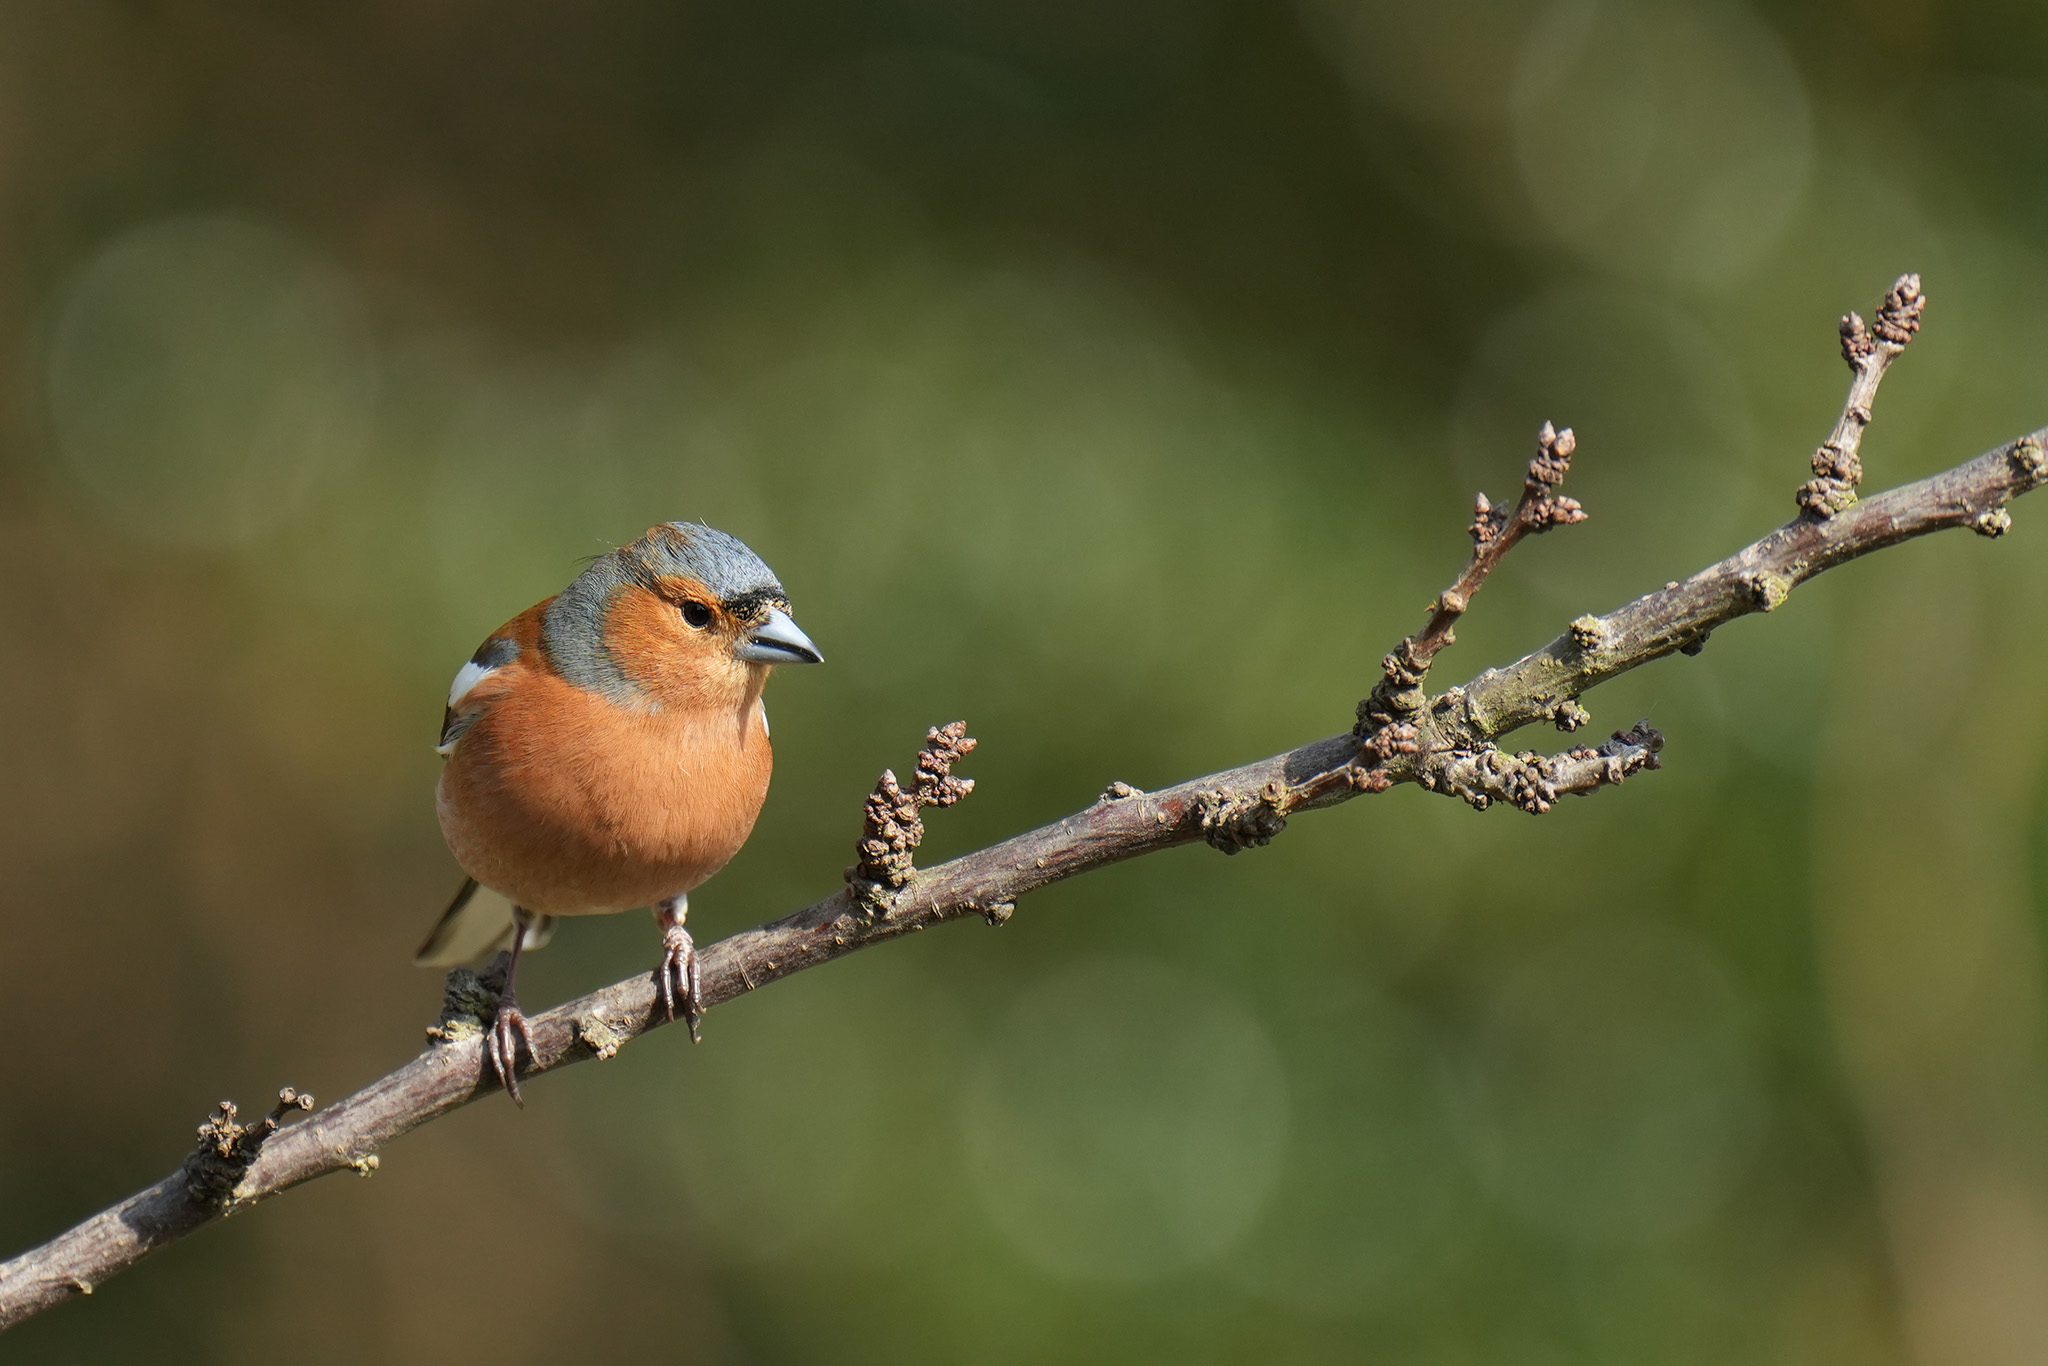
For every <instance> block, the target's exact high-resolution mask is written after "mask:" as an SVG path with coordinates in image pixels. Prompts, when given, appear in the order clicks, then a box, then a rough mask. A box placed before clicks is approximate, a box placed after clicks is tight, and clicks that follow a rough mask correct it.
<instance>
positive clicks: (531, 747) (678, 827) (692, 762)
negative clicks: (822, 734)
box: [437, 666, 774, 915]
mask: <svg viewBox="0 0 2048 1366" xmlns="http://www.w3.org/2000/svg"><path fill="white" fill-rule="evenodd" d="M515 667H516V666H515ZM519 674H520V676H519V677H518V678H517V680H516V683H515V682H514V681H513V680H511V679H508V680H507V684H508V686H506V688H505V690H504V693H503V695H502V696H500V697H498V698H497V699H496V700H494V701H493V702H492V703H491V704H490V706H489V708H488V710H487V711H485V713H484V714H483V715H482V716H481V717H480V718H479V719H478V720H477V722H476V724H475V726H473V727H472V728H471V729H470V730H469V731H468V732H467V733H466V734H464V735H463V737H462V739H461V742H460V743H459V744H457V745H456V746H455V748H454V752H453V753H452V754H451V755H450V756H449V759H448V762H447V764H446V766H445V767H444V768H443V769H442V772H441V784H440V788H439V791H438V794H437V795H438V802H437V805H438V807H439V811H440V817H441V829H442V831H443V833H444V834H446V836H447V838H448V846H449V848H450V849H452V850H453V851H454V853H455V858H456V861H457V862H459V863H460V864H461V865H462V866H463V868H464V870H465V871H467V872H468V873H469V875H470V876H471V877H473V878H475V879H476V880H477V881H478V882H481V883H482V884H484V885H485V886H486V887H490V888H492V889H494V890H496V891H499V892H502V893H504V894H505V895H506V896H508V897H510V898H511V899H512V901H513V902H514V903H516V904H517V905H520V906H523V907H525V908H526V909H527V910H530V911H534V912H536V913H538V914H542V915H584V914H593V913H597V912H603V911H616V910H623V909H626V908H628V907H633V906H645V905H649V904H652V903H653V902H656V901H659V900H662V899H663V898H666V897H671V896H676V895H679V894H681V893H684V892H688V891H690V890H691V889H693V888H695V887H696V886H697V885H698V884H700V883H702V882H703V881H704V880H705V879H706V878H708V877H710V876H711V875H712V874H713V873H716V872H717V871H718V870H719V869H720V868H722V867H724V866H725V864H726V861H727V860H729V859H730V858H731V857H732V856H733V855H734V854H736V853H738V852H739V848H740V846H741V845H742V844H744V843H745V842H746V839H747V836H748V835H749V834H750V833H752V831H753V828H754V820H755V818H756V817H757V816H758V815H759V814H760V811H761V803H762V802H763V801H764V800H766V798H767V795H768V776H769V771H770V769H771V768H772V767H773V765H774V756H773V752H772V751H771V749H770V747H769V743H768V729H767V722H766V719H765V717H764V716H763V713H762V710H761V700H760V693H759V690H758V689H753V690H750V691H749V693H748V694H747V695H746V696H745V697H744V698H742V699H741V700H740V703H739V705H738V706H737V707H736V708H730V709H728V708H720V709H718V710H717V711H716V712H712V713H708V714H707V713H704V712H702V711H699V712H698V713H696V714H690V715H685V714H683V713H682V712H681V711H680V710H678V709H675V708H660V709H653V708H650V709H645V710H639V709H632V708H624V707H620V706H617V705H615V704H613V703H611V702H609V701H607V700H606V699H604V698H603V697H601V696H599V695H598V694H596V693H592V692H586V691H584V690H582V689H579V688H576V687H573V686H571V685H570V684H568V683H565V682H563V681H562V680H561V679H559V678H557V677H555V676H554V675H553V674H551V673H548V672H545V671H543V670H540V669H531V670H528V669H523V668H522V669H520V670H519Z"/></svg>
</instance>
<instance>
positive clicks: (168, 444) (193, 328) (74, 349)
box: [45, 217, 376, 547]
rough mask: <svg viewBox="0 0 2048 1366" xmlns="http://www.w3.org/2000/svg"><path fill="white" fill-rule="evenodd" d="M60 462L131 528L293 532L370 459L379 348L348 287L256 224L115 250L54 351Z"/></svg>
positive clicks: (177, 534) (169, 223)
mask: <svg viewBox="0 0 2048 1366" xmlns="http://www.w3.org/2000/svg"><path fill="white" fill-rule="evenodd" d="M45 378H46V385H47V396H48V403H49V416H50V421H51V426H52V430H53V435H54V438H55V453H56V457H57V460H58V462H59V465H60V467H61V469H62V471H63V472H64V474H66V475H67V476H69V478H70V480H71V481H72V483H73V484H74V485H75V486H76V488H77V489H78V490H79V492H81V493H82V494H83V495H85V497H86V498H88V499H89V500H90V501H91V502H92V503H93V504H94V506H95V507H96V508H97V509H98V510H101V511H103V512H105V513H106V514H107V515H109V516H111V517H113V518H115V519H116V520H118V521H119V522H120V523H121V524H122V525H123V526H124V527H125V528H126V529H127V530H129V531H131V532H133V533H135V534H137V535H141V536H144V537H147V538H149V539H151V540H155V541H159V542H166V543H172V544H183V545H195V546H210V547H226V546H232V545H236V544H239V543H241V542H244V541H247V540H249V539H250V538H252V537H255V536H258V535H261V534H263V533H265V532H268V531H271V530H274V529H275V528H277V527H279V526H281V525H283V524H285V523H286V522H288V521H289V520H290V519H292V518H293V517H294V516H296V515H298V514H299V513H300V512H301V511H302V510H303V509H304V507H305V505H306V503H307V500H308V499H309V498H310V497H311V496H312V495H313V494H314V492H315V491H316V490H318V489H319V488H321V487H322V486H323V485H328V486H331V483H332V481H333V479H334V477H335V476H336V475H337V474H339V473H341V472H342V471H344V470H345V469H347V468H348V467H349V466H350V465H352V464H353V463H354V462H355V461H356V460H357V459H358V458H359V457H360V455H361V453H362V449H363V444H364V441H365V439H366V438H367V435H368V433H369V430H370V423H371V420H372V412H371V408H372V402H373V399H374V395H375V389H376V357H375V348H374V344H373V342H372V339H371V335H370V332H369V328H368V325H367V322H366V319H365V318H364V316H363V312H362V309H361V306H360V302H359V299H358V296H357V294H356V291H355V289H354V287H353V285H352V283H351V282H350V281H349V280H348V278H347V277H346V276H345V275H343V274H342V273H341V272H340V271H338V270H337V269H335V268H334V267H333V266H332V265H330V264H329V263H327V262H326V261H324V260H323V259H322V258H320V257H319V256H318V255H317V254H315V253H314V252H312V251H310V250H309V249H307V248H306V247H305V246H304V245H302V244H300V243H299V242H297V241H295V240H293V239H292V238H290V237H287V236H286V235H284V234H283V233H282V232H280V231H278V230H277V229H275V228H272V227H270V226H268V225H266V224H264V223H261V222H259V221H256V220H253V219H247V218H236V217H214V218H177V219H169V220H162V221H158V222H155V223H151V224H149V225H147V226H144V227H141V228H138V229H136V230H134V231H133V232H130V233H129V234H128V235H126V236H124V237H121V238H119V239H117V240H115V241H114V242H113V243H111V244H110V245H108V246H106V247H104V248H103V249H102V250H101V251H100V252H99V253H98V254H97V255H95V256H94V257H93V258H92V259H91V260H90V261H89V262H88V263H87V264H86V266H85V267H84V268H83V269H82V270H81V271H80V273H79V274H78V276H77V277H76V279H75V280H73V281H72V282H71V284H70V285H69V287H68V288H67V289H66V290H65V291H64V293H63V294H62V295H61V297H60V303H59V305H58V308H57V311H56V314H55V321H54V325H53V326H52V328H51V331H50V335H49V344H48V356H47V370H46V376H45Z"/></svg>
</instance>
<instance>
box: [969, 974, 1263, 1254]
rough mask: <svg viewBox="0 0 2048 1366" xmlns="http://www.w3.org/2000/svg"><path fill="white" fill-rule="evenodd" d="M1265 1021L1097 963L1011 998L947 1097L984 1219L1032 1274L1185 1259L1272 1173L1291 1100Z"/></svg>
mask: <svg viewBox="0 0 2048 1366" xmlns="http://www.w3.org/2000/svg"><path fill="white" fill-rule="evenodd" d="M1281 1075H1282V1073H1281V1065H1280V1059H1279V1055H1278V1052H1277V1050H1276V1049H1275V1047H1274V1045H1273V1042H1272V1039H1271V1037H1270V1035H1269V1033H1268V1032H1267V1030H1266V1029H1265V1027H1264V1026H1263V1025H1262V1024H1261V1023H1260V1022H1259V1021H1258V1020H1256V1019H1255V1018H1253V1017H1252V1015H1251V1014H1250V1013H1249V1012H1248V1011H1247V1010H1246V1009H1245V1007H1244V1006H1243V1005H1242V1004H1240V1003H1239V1002H1238V1001H1236V1000H1235V999H1233V998H1232V997H1231V996H1230V995H1229V994H1227V993H1226V992H1224V991H1222V990H1220V989H1219V988H1218V986H1217V985H1216V984H1214V983H1212V982H1207V981H1203V980H1201V979H1199V978H1196V977H1194V976H1191V975H1190V974H1188V973H1185V972H1182V971H1180V970H1178V969H1175V968H1172V967H1169V966H1167V965H1165V964H1162V963H1157V962H1151V961H1146V960H1142V959H1112V958H1100V959H1094V960H1090V961H1088V962H1084V963H1081V964H1078V965H1076V966H1073V967H1070V968H1068V969H1066V970H1065V971H1062V972H1060V973H1058V974H1056V975H1055V976H1053V977H1051V978H1049V979H1046V980H1043V981H1040V982H1037V983H1035V984H1033V985H1032V986H1031V987H1030V988H1029V989H1028V990H1026V991H1024V992H1023V993H1021V994H1020V995H1019V997H1018V999H1017V1000H1016V1002H1015V1004H1014V1005H1013V1006H1012V1008H1011V1010H1010V1018H1009V1020H1008V1021H1007V1023H1006V1025H1005V1027H1004V1028H1003V1029H1002V1031H1001V1032H1000V1033H999V1034H997V1035H996V1037H995V1039H994V1041H993V1042H992V1044H991V1046H990V1048H989V1051H988V1053H987V1055H986V1056H985V1057H984V1059H983V1060H982V1062H981V1064H980V1066H979V1067H978V1068H977V1069H975V1071H974V1072H973V1073H972V1074H971V1076H970V1077H969V1080H968V1082H967V1086H966V1090H965V1093H964V1095H963V1096H962V1098H961V1118H962V1128H963V1131H964V1138H965V1141H966V1144H967V1154H968V1166H969V1169H970V1171H971V1172H972V1175H973V1179H974V1182H975V1185H976V1189H977V1190H978V1192H979V1194H980V1196H981V1199H982V1203H983V1205H984V1207H985V1208H986V1209H987V1211H988V1214H989V1217H990V1219H991V1220H992V1221H993V1222H994V1224H995V1226H996V1228H997V1229H998V1230H999V1231H1000V1232H1001V1233H1002V1234H1003V1236H1004V1237H1005V1238H1006V1239H1008V1240H1009V1242H1010V1243H1011V1244H1012V1245H1013V1246H1015V1247H1016V1248H1017V1250H1018V1251H1019V1252H1021V1253H1022V1254H1023V1255H1024V1256H1025V1257H1027V1258H1029V1259H1030V1260H1031V1261H1032V1262H1034V1263H1036V1264H1037V1265H1038V1266H1040V1267H1041V1268H1043V1269H1044V1270H1045V1271H1047V1272H1050V1273H1052V1274H1054V1275H1057V1276H1061V1277H1069V1278H1074V1279H1086V1280H1109V1281H1141V1280H1147V1279H1151V1278H1155V1277H1160V1276H1166V1275H1170V1274H1172V1273H1174V1272H1177V1271H1181V1270H1184V1269H1186V1268H1188V1267H1191V1266H1195V1265H1199V1264H1201V1263H1203V1262H1205V1261H1207V1260H1209V1259H1210V1258H1212V1257H1215V1256H1216V1255H1217V1254H1218V1253H1220V1252H1222V1251H1223V1250H1224V1249H1225V1248H1227V1247H1228V1246H1229V1245H1230V1244H1231V1243H1232V1242H1233V1241H1234V1240H1235V1239H1236V1238H1237V1237H1238V1236H1239V1235H1240V1234H1241V1233H1243V1231H1244V1230H1245V1229H1246V1227H1247V1226H1249V1225H1250V1223H1251V1222H1252V1220H1253V1219H1254V1218H1255V1217H1256V1216H1257V1214H1258V1212H1259V1210H1260V1208H1261V1207H1262V1206H1263V1204H1264V1202H1265V1199H1266V1196H1267V1193H1268V1192H1269V1191H1270V1190H1271V1189H1272V1186H1273V1182H1274V1179H1275V1178H1276V1177H1277V1176H1278V1175H1279V1169H1280V1162H1281V1156H1282V1153H1283V1151H1284V1148H1285V1141H1286V1133H1287V1127H1288V1098H1287V1090H1286V1086H1285V1084H1284V1082H1283V1081H1282V1080H1281Z"/></svg>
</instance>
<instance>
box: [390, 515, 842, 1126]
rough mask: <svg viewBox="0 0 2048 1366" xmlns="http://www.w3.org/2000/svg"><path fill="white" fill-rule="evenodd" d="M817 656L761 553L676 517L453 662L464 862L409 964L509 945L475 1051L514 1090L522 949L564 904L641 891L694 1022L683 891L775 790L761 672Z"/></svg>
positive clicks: (680, 1002) (594, 905)
mask: <svg viewBox="0 0 2048 1366" xmlns="http://www.w3.org/2000/svg"><path fill="white" fill-rule="evenodd" d="M822 660H823V656H821V655H820V654H819V653H818V649H817V647H816V646H815V645H813V644H811V640H810V637H809V636H806V635H805V634H804V633H803V632H802V631H801V630H799V629H798V628H797V624H796V622H794V621H792V620H791V619H790V615H789V598H788V595H787V594H786V593H784V592H783V590H782V585H781V584H780V583H779V582H777V581H776V578H775V575H774V574H773V573H772V572H771V571H770V570H769V568H768V566H767V565H766V564H763V563H762V562H761V557H760V556H758V555H756V554H755V553H754V552H753V551H751V550H749V549H747V547H746V546H744V545H742V544H741V543H740V542H739V541H738V540H736V539H734V538H733V537H731V536H728V535H727V534H726V533H724V532H722V531H716V530H714V529H712V528H711V527H708V526H699V525H697V524H695V523H692V522H668V523H664V524H663V525H661V526H657V527H654V528H652V529H651V530H649V531H648V532H647V534H646V535H644V536H642V537H641V538H640V539H639V540H637V541H634V542H633V543H632V544H630V545H626V546H622V547H621V548H619V549H617V550H614V551H612V552H611V553H609V554H606V555H601V556H599V557H598V558H597V559H596V560H595V561H593V562H592V563H591V564H590V566H589V567H588V568H587V569H585V570H584V571H583V572H582V573H581V574H580V575H578V576H577V578H576V581H575V582H574V583H572V584H570V585H569V586H568V587H567V588H566V589H564V590H563V591H562V592H561V593H560V594H559V595H557V596H555V597H552V598H549V599H548V600H547V601H545V602H540V603H536V604H535V605H534V606H532V607H529V608H528V609H527V610H526V611H524V612H522V613H520V614H519V615H518V616H516V617H514V618H512V620H510V621H508V622H506V623H505V624H504V625H503V626H501V627H499V628H498V629H497V630H496V631H494V632H492V633H491V635H490V638H489V639H487V640H485V641H484V643H483V644H482V645H480V646H478V647H477V651H476V653H475V654H473V655H471V656H470V658H469V662H468V663H467V664H464V665H463V666H462V668H461V669H460V670H458V671H457V673H456V675H455V683H454V686H453V687H451V688H450V689H449V690H448V710H447V712H446V713H445V715H444V716H443V719H442V722H441V741H440V744H439V746H438V747H437V752H438V753H440V755H441V756H442V757H443V758H444V759H445V760H446V763H445V764H444V765H443V767H442V769H441V782H440V787H439V789H438V792H437V794H436V806H437V808H438V810H439V812H440V817H441V833H442V834H443V835H444V836H445V837H446V838H447V840H448V848H449V849H450V850H451V851H452V852H453V853H454V855H455V861H456V862H457V863H460V864H461V865H462V868H463V871H464V872H466V873H467V874H469V878H468V880H467V881H466V882H464V883H463V886H462V889H461V890H460V891H458V892H457V893H456V894H455V899H454V900H453V901H451V902H450V903H449V905H448V909H447V910H446V911H445V912H444V913H443V914H442V916H441V919H440V922H439V923H438V924H436V925H435V926H434V930H433V933H432V934H430V935H428V936H427V942H426V943H425V944H423V945H421V947H420V951H419V954H418V956H417V957H416V958H415V960H414V961H415V962H418V963H421V964H425V965H432V966H438V967H446V966H450V965H453V964H456V963H461V962H466V961H471V960H474V959H477V958H480V957H483V956H485V955H487V954H490V953H492V952H496V951H499V950H509V951H510V954H511V958H510V961H509V963H508V965H507V968H506V973H505V989H504V992H503V993H502V994H501V995H500V997H499V998H498V1011H497V1018H496V1019H495V1020H494V1021H493V1022H492V1025H491V1031H490V1037H489V1038H488V1039H487V1040H486V1047H485V1050H484V1051H485V1053H486V1055H487V1056H488V1057H489V1059H490V1062H491V1066H492V1067H493V1069H494V1070H495V1071H496V1072H497V1074H498V1076H499V1078H500V1080H502V1081H503V1082H504V1085H505V1089H506V1091H507V1092H509V1093H510V1094H511V1096H512V1099H513V1100H514V1101H518V1102H520V1103H521V1104H523V1103H524V1102H523V1101H522V1100H521V1098H520V1095H519V1080H518V1062H519V1056H518V1050H519V1048H520V1047H521V1046H522V1045H524V1046H525V1047H526V1049H527V1051H528V1053H529V1054H530V1053H531V1052H532V1038H531V1035H530V1034H529V1033H528V1030H527V1024H526V1017H525V1016H524V1015H523V1014H521V1013H520V1010H519V998H518V996H517V994H516V992H515V989H514V985H515V979H516V977H517V974H518V971H519V955H520V953H521V951H522V950H524V949H528V948H537V947H539V946H540V945H541V944H542V943H544V942H546V940H547V937H548V935H549V933H550V931H551V929H552V926H553V922H554V919H555V917H557V916H565V915H599V914H605V913H608V912H612V911H620V910H625V909H628V908H631V907H634V906H651V907H653V909H654V917H655V920H656V922H657V923H658V924H659V925H660V926H661V929H662V957H661V963H660V966H659V967H657V968H656V969H655V972H656V978H657V982H658V984H659V988H660V998H661V1003H662V1008H663V1009H664V1010H665V1011H666V1012H667V1014H668V1018H670V1019H671V1020H673V1019H674V1018H675V1017H676V1013H677V1011H678V1010H679V1009H680V1011H681V1012H682V1014H683V1017H684V1018H685V1019H686V1020H687V1021H688V1022H689V1025H690V1036H691V1038H693V1039H695V1038H698V1037H700V1034H699V1028H698V1022H699V1018H700V1006H699V999H700V992H699V983H698V975H697V951H696V946H695V945H694V943H693V942H692V941H691V939H690V932H689V931H688V930H687V929H685V928H684V923H683V922H684V917H685V914H686V912H687V910H688V898H689V893H690V892H691V891H692V890H694V889H695V888H697V887H698V886H699V885H701V884H702V883H703V882H704V881H705V880H706V879H707V878H709V877H710V876H711V875H712V874H714V873H716V872H717V871H718V870H719V869H720V868H723V867H724V866H725V864H726V861H727V860H728V859H730V858H731V857H732V856H733V855H734V854H736V853H738V852H739V848H740V846H741V845H742V844H744V843H746V839H747V836H748V835H749V834H750V833H752V831H753V828H754V820H755V817H757V816H758V815H759V814H760V812H761V803H762V801H763V800H764V799H765V798H766V797H767V795H768V773H769V769H770V768H771V767H772V766H773V763H774V757H773V752H772V750H771V749H770V747H769V743H768V713H767V712H766V711H765V710H764V709H763V708H762V705H761V689H762V686H763V685H764V684H765V683H766V682H767V681H768V674H769V671H770V670H771V669H772V668H773V667H774V666H775V665H778V664H817V663H820V662H822ZM487 893H495V894H497V895H487Z"/></svg>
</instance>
